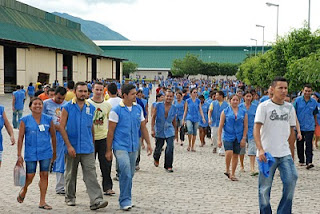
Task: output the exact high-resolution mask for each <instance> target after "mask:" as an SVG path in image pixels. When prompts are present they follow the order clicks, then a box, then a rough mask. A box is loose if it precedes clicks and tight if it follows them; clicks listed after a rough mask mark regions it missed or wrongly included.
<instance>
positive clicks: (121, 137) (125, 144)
mask: <svg viewBox="0 0 320 214" xmlns="http://www.w3.org/2000/svg"><path fill="white" fill-rule="evenodd" d="M111 111H114V112H115V113H116V114H117V115H118V117H119V121H118V123H117V126H116V128H115V131H114V137H113V142H112V147H113V150H124V151H127V152H135V151H137V150H138V148H139V130H140V126H141V112H142V108H141V106H140V105H137V104H134V105H132V110H131V111H129V109H128V107H126V106H125V105H124V104H123V102H122V101H121V102H120V104H119V105H117V106H115V107H113V108H112V110H111Z"/></svg>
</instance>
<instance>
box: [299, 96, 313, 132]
mask: <svg viewBox="0 0 320 214" xmlns="http://www.w3.org/2000/svg"><path fill="white" fill-rule="evenodd" d="M295 109H296V112H297V117H298V120H299V123H300V129H301V131H314V130H315V125H316V124H315V120H314V116H313V115H314V114H315V113H318V103H317V101H316V100H315V99H313V98H310V100H309V101H308V102H306V101H305V99H304V96H300V97H297V99H296V102H295Z"/></svg>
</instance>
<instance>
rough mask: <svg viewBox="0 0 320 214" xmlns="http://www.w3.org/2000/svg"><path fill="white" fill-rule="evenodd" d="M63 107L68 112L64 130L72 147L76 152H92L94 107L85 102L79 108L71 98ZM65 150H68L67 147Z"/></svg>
mask: <svg viewBox="0 0 320 214" xmlns="http://www.w3.org/2000/svg"><path fill="white" fill-rule="evenodd" d="M63 108H64V109H65V110H66V111H67V112H68V121H67V126H66V127H67V129H66V131H67V134H68V138H69V141H70V143H71V145H72V147H73V148H74V149H75V150H76V153H77V154H90V153H93V152H94V146H93V138H92V125H93V116H94V111H95V107H94V106H93V105H91V104H90V103H88V102H86V103H85V104H84V105H83V108H82V110H80V108H79V106H78V104H77V103H75V102H74V100H71V101H69V102H67V103H66V104H65V105H64V106H63ZM65 152H66V153H67V152H68V150H67V148H65Z"/></svg>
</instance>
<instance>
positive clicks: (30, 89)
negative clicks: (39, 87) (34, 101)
mask: <svg viewBox="0 0 320 214" xmlns="http://www.w3.org/2000/svg"><path fill="white" fill-rule="evenodd" d="M34 91H35V88H34V86H33V85H32V82H30V84H29V86H28V88H27V94H28V95H29V97H30V99H31V98H32V97H34Z"/></svg>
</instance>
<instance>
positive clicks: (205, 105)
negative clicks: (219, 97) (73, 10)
mask: <svg viewBox="0 0 320 214" xmlns="http://www.w3.org/2000/svg"><path fill="white" fill-rule="evenodd" d="M209 106H210V104H209V103H207V102H204V103H203V104H202V105H201V109H202V112H203V116H204V118H205V119H206V122H205V123H203V121H202V117H201V115H200V116H199V120H200V122H199V126H200V127H207V126H208V110H209Z"/></svg>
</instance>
